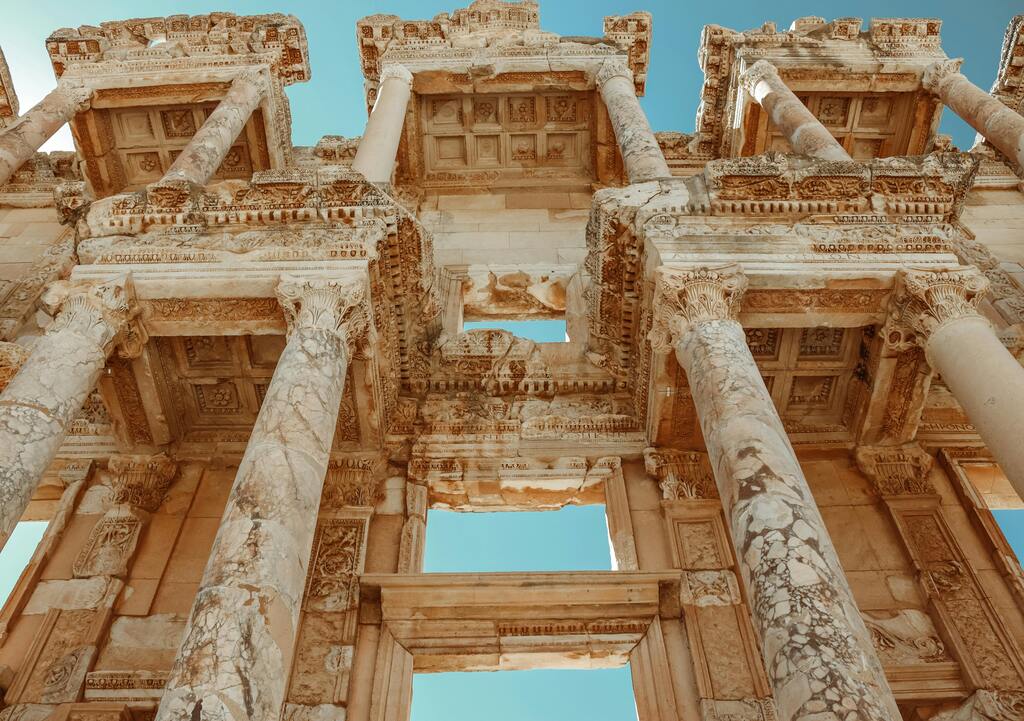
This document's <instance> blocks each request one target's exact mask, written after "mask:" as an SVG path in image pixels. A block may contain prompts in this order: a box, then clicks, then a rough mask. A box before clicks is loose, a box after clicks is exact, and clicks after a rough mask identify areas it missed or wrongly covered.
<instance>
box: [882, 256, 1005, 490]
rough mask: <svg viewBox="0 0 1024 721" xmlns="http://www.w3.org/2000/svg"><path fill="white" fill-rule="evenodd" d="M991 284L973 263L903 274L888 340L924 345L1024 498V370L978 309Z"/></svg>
mask: <svg viewBox="0 0 1024 721" xmlns="http://www.w3.org/2000/svg"><path fill="white" fill-rule="evenodd" d="M987 289H988V281H987V280H986V279H985V277H984V276H983V275H982V274H981V273H980V272H979V271H978V270H976V269H975V268H973V267H963V268H957V269H953V270H914V269H910V270H906V271H904V272H903V273H902V274H901V276H900V278H899V279H898V280H897V286H896V291H895V292H894V294H893V300H892V303H891V305H890V323H889V324H888V325H887V329H886V333H887V340H888V341H889V342H890V344H892V345H894V346H897V347H898V346H900V345H903V344H907V343H915V344H917V345H920V346H921V347H923V348H924V351H925V356H926V358H927V359H928V362H929V363H930V364H931V366H932V368H934V369H935V370H936V371H938V372H939V374H940V375H941V376H942V380H943V381H944V382H945V384H946V385H947V386H948V387H949V390H950V391H951V392H952V393H953V396H954V397H955V398H956V400H957V402H958V403H959V404H960V406H961V407H962V408H963V409H964V411H965V412H966V413H967V417H968V418H970V420H971V423H972V424H974V427H975V428H976V429H977V431H978V435H980V436H981V438H982V440H983V441H985V445H986V446H987V447H988V449H989V450H990V451H991V452H992V455H993V456H995V459H996V461H998V462H999V466H1000V467H1001V468H1002V470H1003V473H1005V474H1006V477H1007V478H1008V479H1009V481H1010V483H1011V484H1012V485H1013V487H1014V489H1015V490H1016V491H1017V494H1018V495H1019V496H1020V497H1021V498H1024V442H1022V439H1021V432H1020V427H1021V422H1022V421H1024V368H1022V367H1021V364H1020V363H1019V362H1018V361H1017V359H1016V358H1014V357H1013V355H1012V354H1011V353H1010V351H1008V350H1007V349H1006V346H1004V345H1003V343H1002V341H1001V340H999V336H997V335H996V332H995V330H994V329H993V328H992V325H991V324H990V323H989V322H988V321H987V320H985V318H983V317H982V316H981V315H980V314H979V313H978V310H977V306H978V303H979V302H980V301H981V299H982V297H983V295H984V293H985V292H986V291H987Z"/></svg>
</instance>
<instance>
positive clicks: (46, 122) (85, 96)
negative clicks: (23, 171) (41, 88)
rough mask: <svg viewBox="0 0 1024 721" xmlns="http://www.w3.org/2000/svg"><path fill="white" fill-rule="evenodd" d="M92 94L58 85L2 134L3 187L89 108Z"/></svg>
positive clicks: (0, 182)
mask: <svg viewBox="0 0 1024 721" xmlns="http://www.w3.org/2000/svg"><path fill="white" fill-rule="evenodd" d="M91 96H92V92H91V91H90V90H88V89H86V88H79V87H71V86H68V85H65V84H63V83H58V84H57V87H56V88H54V89H53V90H51V91H50V92H49V93H48V94H47V95H46V97H45V98H43V99H42V100H40V101H39V102H38V103H37V104H36V105H35V106H33V107H32V108H31V109H30V110H29V111H28V112H27V113H25V114H24V115H22V116H21V117H20V118H18V119H17V120H15V121H14V122H13V123H12V124H11V126H10V127H8V128H6V129H5V130H3V131H2V132H0V185H3V184H4V183H6V182H7V181H8V180H10V178H11V175H13V174H14V171H16V170H17V169H18V168H20V167H21V166H22V165H23V164H24V163H25V162H26V161H27V160H29V159H30V158H31V157H32V156H33V155H34V154H35V152H36V151H37V150H39V148H40V146H42V144H43V143H45V142H46V141H47V140H49V139H50V137H51V136H52V135H53V134H54V133H56V132H57V131H58V130H60V127H61V126H62V125H64V123H66V122H68V121H69V120H71V118H73V117H74V115H75V113H77V112H78V111H80V110H83V109H84V108H86V107H87V106H88V105H89V99H90V97H91Z"/></svg>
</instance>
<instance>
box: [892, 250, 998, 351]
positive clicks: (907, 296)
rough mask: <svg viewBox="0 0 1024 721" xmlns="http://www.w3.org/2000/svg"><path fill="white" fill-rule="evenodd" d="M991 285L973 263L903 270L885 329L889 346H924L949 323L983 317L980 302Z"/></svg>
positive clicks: (901, 348)
mask: <svg viewBox="0 0 1024 721" xmlns="http://www.w3.org/2000/svg"><path fill="white" fill-rule="evenodd" d="M988 288H989V282H988V280H987V279H986V278H985V276H984V275H982V274H981V272H980V271H978V269H977V268H974V267H973V266H963V267H958V268H949V269H940V270H934V269H906V270H902V271H900V274H899V277H898V278H897V281H896V289H895V290H894V291H893V294H892V298H891V300H890V301H889V318H888V321H887V322H886V327H885V329H884V331H883V332H884V333H885V339H886V343H887V345H888V347H889V348H890V349H894V350H906V349H907V348H908V347H911V346H914V345H918V346H922V347H923V346H924V345H925V344H926V343H927V340H928V338H929V337H930V336H931V335H932V334H933V333H935V331H937V330H938V329H939V328H941V327H942V326H944V325H946V324H947V323H951V322H953V321H956V320H960V319H961V318H967V317H980V316H979V313H978V304H979V303H981V300H982V298H983V297H984V295H985V293H986V292H987V291H988Z"/></svg>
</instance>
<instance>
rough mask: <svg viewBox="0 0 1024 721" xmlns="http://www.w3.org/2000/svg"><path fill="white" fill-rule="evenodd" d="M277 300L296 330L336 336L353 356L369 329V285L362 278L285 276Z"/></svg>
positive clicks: (291, 331)
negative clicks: (357, 345)
mask: <svg viewBox="0 0 1024 721" xmlns="http://www.w3.org/2000/svg"><path fill="white" fill-rule="evenodd" d="M277 299H278V301H280V303H281V308H282V309H283V310H284V316H285V320H286V321H287V323H288V335H289V336H290V335H291V334H293V333H294V332H295V331H296V330H319V331H327V332H329V333H335V334H337V336H338V337H339V338H340V339H341V340H342V342H343V343H345V345H346V346H347V347H348V351H349V353H350V354H351V353H352V350H353V348H355V345H356V344H357V343H358V342H359V341H360V340H362V338H363V337H364V336H365V335H366V333H367V331H368V329H369V316H368V313H367V307H366V282H365V281H364V280H363V279H362V278H346V279H341V280H333V279H304V278H293V277H290V276H284V277H282V278H281V283H280V284H279V285H278V286H277Z"/></svg>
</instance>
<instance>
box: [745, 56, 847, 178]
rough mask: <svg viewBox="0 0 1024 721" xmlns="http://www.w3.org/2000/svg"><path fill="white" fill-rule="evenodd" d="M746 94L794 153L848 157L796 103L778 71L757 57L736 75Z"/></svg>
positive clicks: (835, 141) (800, 105) (809, 114)
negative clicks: (741, 72) (748, 94)
mask: <svg viewBox="0 0 1024 721" xmlns="http://www.w3.org/2000/svg"><path fill="white" fill-rule="evenodd" d="M740 82H741V83H742V84H743V87H744V88H746V90H747V92H748V93H750V96H751V97H752V98H754V100H756V101H757V103H758V104H759V105H760V106H761V107H762V108H764V110H765V112H766V113H768V117H769V118H771V121H772V125H774V126H775V127H776V128H778V129H779V131H780V132H781V133H782V134H783V135H785V136H786V139H787V140H788V141H789V144H790V146H791V147H792V148H793V152H794V153H798V154H799V155H809V156H811V157H812V158H820V159H822V160H852V158H850V154H849V153H847V152H846V150H844V149H843V146H842V145H840V144H839V141H838V140H836V139H835V138H834V137H832V133H830V132H829V131H828V129H827V128H826V127H825V126H824V125H822V124H821V121H820V120H818V119H817V118H816V117H814V114H813V113H812V112H811V111H810V110H808V109H807V106H806V105H804V104H803V103H801V102H800V98H798V97H797V96H796V95H795V94H794V93H793V91H792V90H790V89H789V86H788V85H786V83H784V82H783V81H782V78H780V77H779V71H778V70H777V69H776V68H775V66H774V65H772V64H771V63H770V62H768V61H767V60H758V61H757V62H756V63H754V64H753V65H751V66H750V67H749V68H747V69H746V70H745V71H744V72H743V74H742V75H740Z"/></svg>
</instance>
